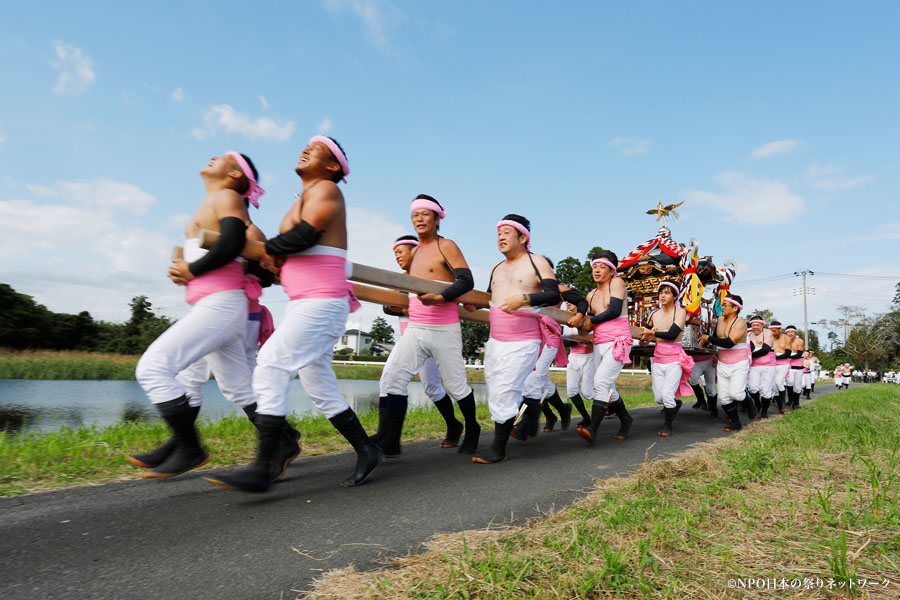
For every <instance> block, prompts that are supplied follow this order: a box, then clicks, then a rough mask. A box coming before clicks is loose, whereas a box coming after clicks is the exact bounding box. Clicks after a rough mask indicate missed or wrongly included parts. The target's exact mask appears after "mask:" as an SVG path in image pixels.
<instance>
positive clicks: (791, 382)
mask: <svg viewBox="0 0 900 600" xmlns="http://www.w3.org/2000/svg"><path fill="white" fill-rule="evenodd" d="M784 334H785V335H786V336H787V338H788V340H790V343H791V346H790V348H791V358H790V364H791V369H790V371H788V378H787V392H788V398H789V399H790V402H789V403H788V406H790V408H800V393H801V392H802V391H803V350H804V349H805V346H804V344H803V339H802V338H801V337H800V336H799V335H797V328H796V327H794V326H793V325H788V327H787V328H786V329H785V330H784Z"/></svg>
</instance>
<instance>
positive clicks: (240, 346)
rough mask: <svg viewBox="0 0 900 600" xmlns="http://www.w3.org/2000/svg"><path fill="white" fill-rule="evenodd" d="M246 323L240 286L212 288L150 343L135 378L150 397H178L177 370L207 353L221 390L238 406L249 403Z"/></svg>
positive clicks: (183, 391) (161, 399)
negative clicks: (213, 292)
mask: <svg viewBox="0 0 900 600" xmlns="http://www.w3.org/2000/svg"><path fill="white" fill-rule="evenodd" d="M246 326H247V296H246V295H245V294H244V290H229V291H226V292H218V293H215V294H210V295H209V296H206V297H205V298H202V299H201V300H199V301H197V302H196V303H194V305H193V306H191V310H190V311H188V314H186V315H185V316H183V317H182V318H180V319H178V321H176V322H175V324H174V325H172V326H171V327H169V328H168V329H167V330H165V331H164V332H163V333H162V335H160V336H159V337H158V338H156V341H154V342H153V343H152V344H150V347H149V348H147V351H146V352H144V355H143V356H141V359H140V360H139V361H138V365H137V369H136V370H135V378H136V379H137V380H138V383H140V385H141V387H142V388H143V389H144V392H146V394H147V397H148V398H150V401H151V402H152V403H154V404H160V403H162V402H168V401H170V400H176V399H178V398H180V397H181V396H183V395H185V394H187V392H188V390H187V389H186V388H185V386H184V384H182V383H181V382H179V381H178V378H177V377H178V374H179V373H180V372H181V371H183V370H184V369H186V368H187V367H189V366H191V365H193V364H194V363H196V362H197V361H199V360H200V359H202V358H203V357H206V362H207V363H208V365H209V367H210V368H211V369H212V370H213V372H215V373H216V379H217V381H218V384H219V388H220V389H221V390H222V394H224V395H225V397H226V398H228V399H229V400H231V401H232V402H234V403H236V404H239V405H241V406H244V405H247V404H250V403H252V402H253V390H252V388H251V387H250V377H251V374H250V369H249V367H248V366H247V359H246V353H245V352H244V337H243V336H244V329H245V328H246ZM206 378H207V380H208V379H209V375H208V374H207V377H206Z"/></svg>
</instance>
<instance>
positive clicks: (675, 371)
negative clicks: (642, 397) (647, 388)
mask: <svg viewBox="0 0 900 600" xmlns="http://www.w3.org/2000/svg"><path fill="white" fill-rule="evenodd" d="M710 362H712V361H710ZM650 376H651V380H652V382H653V399H654V400H655V401H656V403H657V404H662V405H663V406H665V407H666V408H675V406H676V404H675V394H677V393H678V384H679V383H680V382H681V363H679V362H673V363H667V364H659V363H657V362H656V361H652V362H651V363H650Z"/></svg>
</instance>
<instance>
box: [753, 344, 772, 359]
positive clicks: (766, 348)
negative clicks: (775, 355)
mask: <svg viewBox="0 0 900 600" xmlns="http://www.w3.org/2000/svg"><path fill="white" fill-rule="evenodd" d="M771 351H772V346H770V345H768V344H763V345H762V348H760V349H759V350H754V351H753V353H752V354H751V356H753V358H760V357H762V356H765V355H766V354H768V353H769V352H771Z"/></svg>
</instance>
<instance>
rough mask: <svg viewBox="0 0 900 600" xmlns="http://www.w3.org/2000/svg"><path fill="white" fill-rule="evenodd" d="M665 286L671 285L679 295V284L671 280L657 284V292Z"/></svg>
mask: <svg viewBox="0 0 900 600" xmlns="http://www.w3.org/2000/svg"><path fill="white" fill-rule="evenodd" d="M607 262H609V261H607ZM663 286H669V287H670V288H672V289H673V290H675V295H676V296H677V295H678V286H677V285H675V284H674V283H672V282H671V281H660V282H659V285H658V286H656V292H657V293H659V291H660V290H662V289H663Z"/></svg>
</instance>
